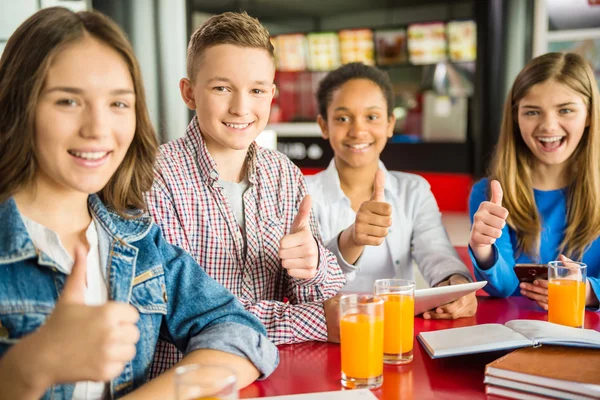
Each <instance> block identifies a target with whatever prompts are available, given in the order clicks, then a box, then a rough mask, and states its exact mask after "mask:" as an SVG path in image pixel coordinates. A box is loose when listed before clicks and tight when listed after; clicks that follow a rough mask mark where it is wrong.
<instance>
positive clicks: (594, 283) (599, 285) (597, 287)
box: [586, 276, 600, 312]
mask: <svg viewBox="0 0 600 400" xmlns="http://www.w3.org/2000/svg"><path fill="white" fill-rule="evenodd" d="M587 279H588V281H590V286H591V287H592V290H593V291H594V293H595V294H596V298H598V299H599V300H600V278H595V277H590V276H588V277H587ZM586 309H587V310H588V311H595V312H598V311H600V306H596V307H586Z"/></svg>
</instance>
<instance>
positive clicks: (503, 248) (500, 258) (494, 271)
mask: <svg viewBox="0 0 600 400" xmlns="http://www.w3.org/2000/svg"><path fill="white" fill-rule="evenodd" d="M487 188H488V180H487V179H482V180H480V181H479V182H477V183H476V184H475V185H473V188H472V189H471V195H470V196H469V217H470V218H471V225H472V224H473V216H474V215H475V213H476V212H477V210H478V209H479V205H480V204H481V203H482V202H484V201H487V200H488V195H487V192H488V190H487ZM492 248H493V251H494V263H493V264H492V266H491V267H490V268H488V269H482V268H480V267H479V263H478V262H477V260H476V259H475V256H474V255H473V252H472V251H471V247H470V246H469V255H470V256H471V262H472V263H473V271H474V273H475V279H477V280H478V281H487V282H488V284H487V285H486V286H485V287H484V290H485V291H486V292H487V293H489V294H490V295H492V296H496V297H508V296H511V295H513V294H516V293H515V292H518V290H519V280H518V279H517V276H516V275H515V272H514V270H513V267H514V265H515V257H514V249H513V246H512V243H511V241H510V228H509V226H508V224H507V225H505V226H504V228H503V229H502V236H500V238H498V239H497V240H496V243H495V244H493V245H492Z"/></svg>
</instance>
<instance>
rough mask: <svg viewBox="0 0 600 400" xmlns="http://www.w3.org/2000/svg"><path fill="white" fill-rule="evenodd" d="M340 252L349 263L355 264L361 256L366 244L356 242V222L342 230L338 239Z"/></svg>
mask: <svg viewBox="0 0 600 400" xmlns="http://www.w3.org/2000/svg"><path fill="white" fill-rule="evenodd" d="M338 248H339V250H340V254H341V255H342V257H343V258H344V260H345V261H346V262H347V263H348V264H354V263H355V262H356V261H357V260H358V258H359V257H360V256H361V254H362V252H363V250H364V249H365V246H364V245H361V244H358V243H356V239H355V238H354V224H353V225H350V226H349V227H348V228H347V229H346V230H344V231H342V233H341V234H340V235H339V239H338Z"/></svg>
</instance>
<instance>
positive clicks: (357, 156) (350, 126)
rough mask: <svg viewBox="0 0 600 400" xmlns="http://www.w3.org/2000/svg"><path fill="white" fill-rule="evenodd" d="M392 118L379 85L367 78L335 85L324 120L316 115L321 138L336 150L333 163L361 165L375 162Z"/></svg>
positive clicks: (371, 164)
mask: <svg viewBox="0 0 600 400" xmlns="http://www.w3.org/2000/svg"><path fill="white" fill-rule="evenodd" d="M395 121H396V120H395V118H394V117H393V116H390V117H388V109H387V102H386V99H385V96H384V94H383V92H382V90H381V88H380V87H379V86H378V85H377V84H375V83H373V82H372V81H370V80H368V79H352V80H349V81H347V82H346V83H344V84H343V85H342V86H340V87H339V88H338V89H336V90H335V91H334V92H333V94H332V96H331V102H330V103H329V104H328V106H327V120H324V119H323V117H322V116H319V118H318V122H319V125H320V127H321V131H322V133H323V138H324V139H328V140H329V143H330V144H331V147H332V148H333V151H334V153H335V160H336V165H337V166H338V167H339V166H341V165H345V166H348V167H351V168H361V167H367V166H373V165H374V164H375V165H376V164H377V163H378V161H379V155H380V154H381V152H382V151H383V148H384V147H385V144H386V142H387V139H388V138H390V137H391V136H392V134H393V133H394V123H395Z"/></svg>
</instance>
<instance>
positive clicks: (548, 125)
mask: <svg viewBox="0 0 600 400" xmlns="http://www.w3.org/2000/svg"><path fill="white" fill-rule="evenodd" d="M557 128H558V118H557V117H556V116H555V115H553V114H552V113H547V114H546V115H545V116H544V117H543V119H542V123H541V124H540V130H541V131H542V132H554V131H555V130H556V129H557Z"/></svg>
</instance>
